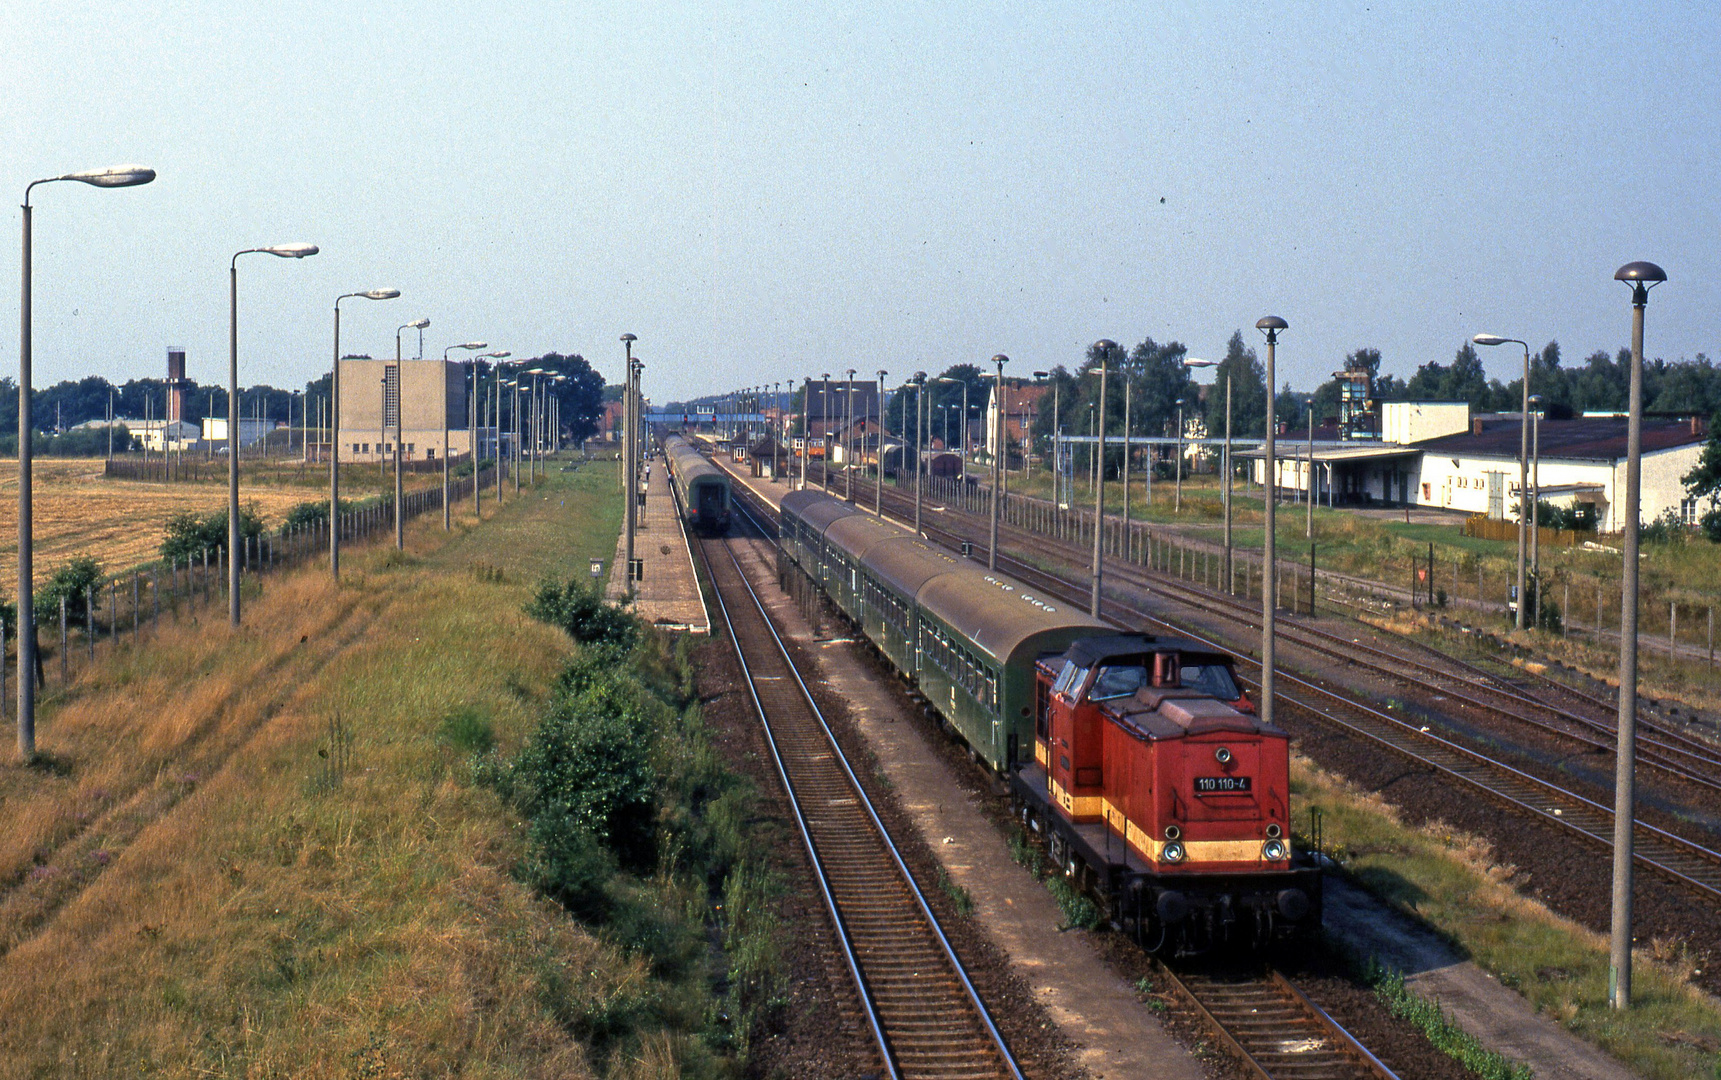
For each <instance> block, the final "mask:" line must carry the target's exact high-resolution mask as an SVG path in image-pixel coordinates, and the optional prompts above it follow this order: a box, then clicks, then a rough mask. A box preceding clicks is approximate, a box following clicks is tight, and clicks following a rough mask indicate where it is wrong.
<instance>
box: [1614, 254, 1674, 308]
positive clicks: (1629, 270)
mask: <svg viewBox="0 0 1721 1080" xmlns="http://www.w3.org/2000/svg"><path fill="white" fill-rule="evenodd" d="M1613 279H1614V280H1615V281H1623V282H1625V283H1626V284H1628V285H1630V286H1631V306H1632V307H1646V306H1648V304H1649V290H1651V289H1653V288H1655V287H1656V286H1657V285H1660V284H1661V283H1662V282H1664V281H1666V280H1667V271H1665V270H1663V269H1662V268H1661V267H1659V266H1657V265H1655V264H1654V263H1652V262H1630V263H1626V264H1625V265H1624V266H1622V267H1620V268H1619V269H1618V270H1615V271H1614V272H1613Z"/></svg>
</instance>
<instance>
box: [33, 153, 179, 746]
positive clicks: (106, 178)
mask: <svg viewBox="0 0 1721 1080" xmlns="http://www.w3.org/2000/svg"><path fill="white" fill-rule="evenodd" d="M154 179H155V170H154V169H146V168H144V167H143V166H142V165H116V166H115V167H113V168H111V169H94V170H91V171H89V172H75V173H67V174H66V175H64V176H50V177H46V178H44V179H41V180H35V181H32V182H31V183H29V184H28V185H26V186H25V188H24V206H23V210H24V226H23V253H24V254H23V261H22V264H21V273H20V275H19V276H20V279H21V284H22V287H21V289H20V294H21V296H22V300H21V302H20V304H19V306H18V753H19V755H20V756H21V757H22V758H23V759H24V760H25V761H30V760H31V759H33V758H34V757H35V756H36V680H35V677H34V673H35V670H36V622H35V614H34V611H33V608H32V605H33V604H34V603H35V596H34V591H33V589H34V582H33V581H32V580H31V575H32V574H33V573H34V561H33V560H34V554H35V553H34V551H33V538H32V535H31V532H32V526H33V518H32V515H31V486H32V485H31V481H32V476H31V471H32V458H33V454H32V452H31V446H30V429H31V427H32V421H31V417H30V395H31V392H32V391H31V387H30V360H31V345H32V339H33V330H32V325H31V312H30V269H31V266H30V226H31V213H32V210H33V208H32V207H31V206H30V189H31V188H34V187H36V186H37V185H38V184H52V183H56V182H58V181H61V180H76V181H78V182H79V183H80V184H88V185H90V186H91V187H101V188H118V187H136V186H138V185H139V184H147V183H149V182H150V181H151V180H154ZM110 430H111V429H110Z"/></svg>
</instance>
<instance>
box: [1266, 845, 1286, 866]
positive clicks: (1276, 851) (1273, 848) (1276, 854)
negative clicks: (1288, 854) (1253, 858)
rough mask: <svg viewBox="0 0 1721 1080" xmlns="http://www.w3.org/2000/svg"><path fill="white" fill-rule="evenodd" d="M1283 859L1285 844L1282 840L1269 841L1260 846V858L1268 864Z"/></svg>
mask: <svg viewBox="0 0 1721 1080" xmlns="http://www.w3.org/2000/svg"><path fill="white" fill-rule="evenodd" d="M1284 857H1285V842H1284V841H1283V840H1269V841H1267V842H1266V843H1265V844H1262V845H1261V858H1263V859H1266V860H1267V861H1268V862H1278V861H1279V860H1281V859H1283V858H1284Z"/></svg>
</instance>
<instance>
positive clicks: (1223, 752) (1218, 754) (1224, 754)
mask: <svg viewBox="0 0 1721 1080" xmlns="http://www.w3.org/2000/svg"><path fill="white" fill-rule="evenodd" d="M1213 757H1214V759H1215V760H1217V761H1218V762H1219V764H1221V765H1229V764H1231V751H1230V750H1227V749H1226V748H1225V747H1223V746H1221V747H1220V748H1219V749H1217V750H1215V751H1213Z"/></svg>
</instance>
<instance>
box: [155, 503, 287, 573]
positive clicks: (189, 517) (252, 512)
mask: <svg viewBox="0 0 1721 1080" xmlns="http://www.w3.org/2000/svg"><path fill="white" fill-rule="evenodd" d="M239 534H240V536H241V537H242V538H243V539H245V540H251V539H254V538H256V537H258V536H261V535H262V534H263V519H262V518H261V517H260V516H258V514H257V510H256V508H255V507H252V506H247V507H244V508H242V509H241V510H240V511H239ZM226 548H227V511H225V510H217V511H215V512H214V513H212V514H209V515H208V516H207V517H198V516H197V515H196V514H193V513H191V512H190V511H187V512H185V513H182V514H175V515H173V516H172V517H170V518H168V519H167V528H166V535H165V536H164V537H163V538H162V541H161V557H162V558H164V559H173V560H176V561H177V560H185V559H195V558H198V557H199V556H201V555H202V554H203V552H204V551H205V550H208V551H211V552H215V551H225V550H226Z"/></svg>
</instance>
